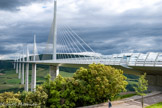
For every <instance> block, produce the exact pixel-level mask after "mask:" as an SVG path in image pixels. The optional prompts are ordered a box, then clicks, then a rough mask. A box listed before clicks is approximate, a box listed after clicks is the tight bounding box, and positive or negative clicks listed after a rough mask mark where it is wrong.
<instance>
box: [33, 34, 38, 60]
mask: <svg viewBox="0 0 162 108" xmlns="http://www.w3.org/2000/svg"><path fill="white" fill-rule="evenodd" d="M33 47H34V48H33V61H35V60H36V52H37V51H36V50H37V47H36V35H34V45H33Z"/></svg>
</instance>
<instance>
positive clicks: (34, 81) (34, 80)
mask: <svg viewBox="0 0 162 108" xmlns="http://www.w3.org/2000/svg"><path fill="white" fill-rule="evenodd" d="M36 68H37V65H36V64H32V82H31V91H35V90H36Z"/></svg>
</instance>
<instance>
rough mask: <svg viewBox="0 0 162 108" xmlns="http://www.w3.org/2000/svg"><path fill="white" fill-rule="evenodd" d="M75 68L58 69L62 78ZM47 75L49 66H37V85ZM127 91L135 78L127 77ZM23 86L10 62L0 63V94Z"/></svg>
mask: <svg viewBox="0 0 162 108" xmlns="http://www.w3.org/2000/svg"><path fill="white" fill-rule="evenodd" d="M76 70H77V69H76V68H65V67H60V75H62V76H63V77H71V76H72V75H73V73H74V72H75V71H76ZM48 73H49V66H45V65H37V84H42V83H43V82H44V81H45V76H46V75H47V74H48ZM125 76H126V77H127V81H128V83H129V84H128V86H127V90H128V91H133V90H134V89H133V86H135V85H136V82H137V79H138V77H137V76H134V75H127V74H125ZM29 81H30V82H31V65H30V71H29ZM23 90H24V85H21V80H20V79H18V74H16V71H15V70H14V69H13V65H12V63H11V61H0V92H1V93H2V92H5V91H14V92H17V91H23Z"/></svg>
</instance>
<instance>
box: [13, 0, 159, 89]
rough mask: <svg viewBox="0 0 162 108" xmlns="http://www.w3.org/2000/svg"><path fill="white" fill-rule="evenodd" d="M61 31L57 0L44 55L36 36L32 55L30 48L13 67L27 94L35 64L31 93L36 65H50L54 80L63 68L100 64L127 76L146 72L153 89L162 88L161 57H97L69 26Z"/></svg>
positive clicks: (142, 55)
mask: <svg viewBox="0 0 162 108" xmlns="http://www.w3.org/2000/svg"><path fill="white" fill-rule="evenodd" d="M60 28H62V30H60V31H59V30H58V29H59V27H58V26H57V1H56V0H55V1H54V18H53V23H52V27H51V31H50V33H49V37H48V42H47V45H46V48H45V51H44V52H45V53H44V54H41V55H39V54H38V50H37V45H36V35H34V43H33V54H31V55H30V54H29V49H28V46H27V47H26V51H25V50H24V49H23V51H22V54H20V55H19V56H18V57H17V59H15V61H14V63H13V64H14V68H15V69H16V73H17V74H18V78H19V79H21V84H25V91H28V90H29V64H32V81H31V91H35V89H36V68H37V64H44V65H49V73H50V75H51V79H52V80H54V78H56V76H57V75H58V74H59V67H60V66H62V67H81V66H83V67H87V66H88V65H89V64H92V63H96V64H98V63H100V64H104V65H111V66H113V67H116V68H119V69H125V70H128V71H124V72H125V73H127V72H128V73H130V74H135V75H140V74H143V73H144V72H147V78H148V80H149V84H150V85H155V86H162V84H161V82H162V76H161V75H162V72H161V71H162V53H155V52H148V53H146V54H143V53H121V54H113V55H106V56H103V55H99V54H98V53H95V52H94V51H93V49H92V48H91V47H90V46H89V45H88V44H87V43H86V42H85V41H84V40H83V39H82V38H81V37H80V36H79V35H78V34H77V33H76V32H74V31H73V30H72V29H71V28H70V27H69V26H68V25H63V26H61V27H60ZM25 52H26V55H25V54H24V53H25ZM25 65H26V66H25ZM25 67H26V69H25ZM24 74H25V75H24ZM24 76H25V78H24Z"/></svg>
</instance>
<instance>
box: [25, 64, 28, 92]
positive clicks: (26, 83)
mask: <svg viewBox="0 0 162 108" xmlns="http://www.w3.org/2000/svg"><path fill="white" fill-rule="evenodd" d="M28 84H29V63H27V64H26V75H25V91H28V87H29V86H28Z"/></svg>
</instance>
